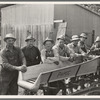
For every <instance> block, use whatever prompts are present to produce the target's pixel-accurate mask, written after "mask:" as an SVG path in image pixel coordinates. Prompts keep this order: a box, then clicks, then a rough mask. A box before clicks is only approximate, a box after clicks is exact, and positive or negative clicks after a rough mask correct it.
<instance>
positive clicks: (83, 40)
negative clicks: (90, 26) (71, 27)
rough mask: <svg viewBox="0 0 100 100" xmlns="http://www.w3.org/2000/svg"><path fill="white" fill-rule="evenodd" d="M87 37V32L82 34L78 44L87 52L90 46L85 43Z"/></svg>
mask: <svg viewBox="0 0 100 100" xmlns="http://www.w3.org/2000/svg"><path fill="white" fill-rule="evenodd" d="M86 39H87V35H86V34H85V33H82V34H81V35H80V41H79V42H78V46H79V47H80V48H81V49H82V50H83V51H84V52H85V53H87V49H88V47H87V46H86V44H85V40H86Z"/></svg>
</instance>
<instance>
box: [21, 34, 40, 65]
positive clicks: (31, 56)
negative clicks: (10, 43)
mask: <svg viewBox="0 0 100 100" xmlns="http://www.w3.org/2000/svg"><path fill="white" fill-rule="evenodd" d="M25 41H26V42H27V46H25V47H23V48H22V51H23V53H24V56H25V58H26V65H27V66H32V65H37V64H39V63H40V62H41V56H40V51H39V49H38V48H37V47H35V46H34V42H35V38H33V37H32V36H31V35H29V36H28V37H27V38H26V40H25Z"/></svg>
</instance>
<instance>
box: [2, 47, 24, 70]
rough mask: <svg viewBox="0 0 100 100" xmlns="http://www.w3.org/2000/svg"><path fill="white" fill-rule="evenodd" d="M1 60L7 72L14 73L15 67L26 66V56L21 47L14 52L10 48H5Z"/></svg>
mask: <svg viewBox="0 0 100 100" xmlns="http://www.w3.org/2000/svg"><path fill="white" fill-rule="evenodd" d="M1 59H2V64H3V68H4V69H6V70H7V71H14V70H15V68H14V66H21V65H22V64H26V60H25V57H24V54H23V52H22V51H21V49H20V48H19V47H13V50H12V52H11V51H10V50H9V49H8V48H5V49H4V50H2V51H1Z"/></svg>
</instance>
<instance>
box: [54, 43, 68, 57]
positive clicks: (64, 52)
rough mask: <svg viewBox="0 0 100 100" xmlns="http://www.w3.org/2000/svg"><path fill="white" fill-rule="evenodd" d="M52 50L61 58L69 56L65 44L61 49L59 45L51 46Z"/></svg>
mask: <svg viewBox="0 0 100 100" xmlns="http://www.w3.org/2000/svg"><path fill="white" fill-rule="evenodd" d="M53 49H56V50H57V52H58V54H59V56H63V57H67V56H69V49H68V47H67V45H66V44H64V46H63V47H62V48H61V47H60V46H59V44H56V45H55V46H53Z"/></svg>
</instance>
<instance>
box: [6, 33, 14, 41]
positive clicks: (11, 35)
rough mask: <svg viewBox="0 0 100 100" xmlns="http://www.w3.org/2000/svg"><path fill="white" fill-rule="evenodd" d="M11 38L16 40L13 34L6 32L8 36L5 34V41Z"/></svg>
mask: <svg viewBox="0 0 100 100" xmlns="http://www.w3.org/2000/svg"><path fill="white" fill-rule="evenodd" d="M9 38H11V39H14V40H16V38H15V37H14V36H13V34H11V33H8V34H6V36H5V38H4V41H6V40H7V39H9Z"/></svg>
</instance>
